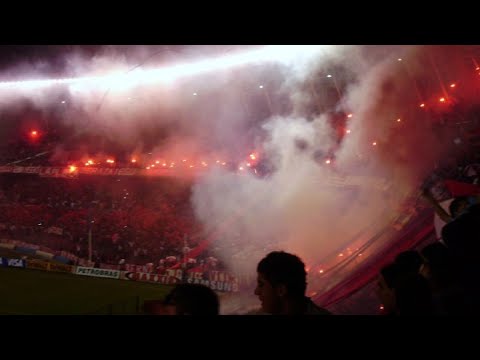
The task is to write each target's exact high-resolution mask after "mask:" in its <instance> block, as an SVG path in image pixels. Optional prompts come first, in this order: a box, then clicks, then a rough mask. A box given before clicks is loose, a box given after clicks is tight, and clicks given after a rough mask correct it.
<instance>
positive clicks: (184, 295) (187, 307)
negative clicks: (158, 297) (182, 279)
mask: <svg viewBox="0 0 480 360" xmlns="http://www.w3.org/2000/svg"><path fill="white" fill-rule="evenodd" d="M145 312H146V313H148V314H152V315H218V314H219V313H220V302H219V300H218V296H217V294H216V293H215V292H214V291H213V290H212V289H210V288H209V287H207V286H205V285H201V284H179V285H177V286H175V287H174V288H173V289H172V290H171V291H170V293H168V295H167V296H166V297H165V300H164V301H162V302H159V301H150V302H148V304H147V303H145Z"/></svg>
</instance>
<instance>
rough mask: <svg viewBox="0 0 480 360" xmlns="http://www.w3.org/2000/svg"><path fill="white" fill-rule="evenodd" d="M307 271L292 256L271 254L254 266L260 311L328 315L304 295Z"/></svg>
mask: <svg viewBox="0 0 480 360" xmlns="http://www.w3.org/2000/svg"><path fill="white" fill-rule="evenodd" d="M306 288H307V272H306V271H305V264H304V263H303V261H302V260H301V259H300V258H299V257H298V256H296V255H293V254H289V253H287V252H283V251H274V252H271V253H269V254H268V255H267V256H266V257H264V258H263V259H262V260H261V261H260V262H259V263H258V266H257V287H256V288H255V295H257V296H258V298H259V300H260V302H261V306H262V310H263V311H264V312H265V313H268V314H272V315H331V313H330V312H329V311H328V310H326V309H323V308H321V307H319V306H317V305H316V304H314V303H313V301H312V300H311V299H310V298H308V297H306V296H305V291H306Z"/></svg>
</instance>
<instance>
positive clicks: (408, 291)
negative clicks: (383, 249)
mask: <svg viewBox="0 0 480 360" xmlns="http://www.w3.org/2000/svg"><path fill="white" fill-rule="evenodd" d="M377 285H378V286H377V296H378V297H379V299H380V301H381V302H382V304H383V306H384V313H385V314H386V315H395V316H399V315H401V316H403V315H431V314H432V312H433V306H432V293H431V291H430V288H429V286H428V282H427V280H426V279H425V278H423V277H422V276H421V275H419V274H411V273H408V272H405V271H404V270H403V269H402V267H401V266H400V265H398V264H395V263H393V264H389V265H386V266H384V267H383V268H382V269H381V270H380V276H379V278H378V284H377Z"/></svg>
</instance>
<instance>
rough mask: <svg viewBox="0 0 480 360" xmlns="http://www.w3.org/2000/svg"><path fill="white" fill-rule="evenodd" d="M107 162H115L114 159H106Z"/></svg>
mask: <svg viewBox="0 0 480 360" xmlns="http://www.w3.org/2000/svg"><path fill="white" fill-rule="evenodd" d="M107 163H109V164H113V163H115V160H113V159H107Z"/></svg>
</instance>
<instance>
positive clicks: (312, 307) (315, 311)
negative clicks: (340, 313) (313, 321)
mask: <svg viewBox="0 0 480 360" xmlns="http://www.w3.org/2000/svg"><path fill="white" fill-rule="evenodd" d="M305 315H333V314H332V313H331V312H330V311H328V310H327V309H324V308H322V307H320V306H318V305H317V304H315V303H314V302H313V301H312V300H311V299H310V298H308V300H307V309H306V311H305Z"/></svg>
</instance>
